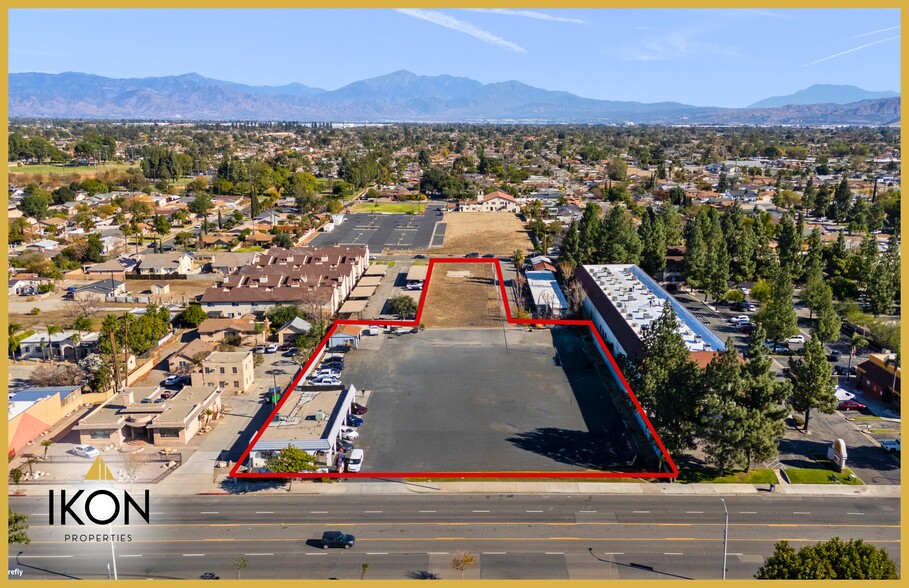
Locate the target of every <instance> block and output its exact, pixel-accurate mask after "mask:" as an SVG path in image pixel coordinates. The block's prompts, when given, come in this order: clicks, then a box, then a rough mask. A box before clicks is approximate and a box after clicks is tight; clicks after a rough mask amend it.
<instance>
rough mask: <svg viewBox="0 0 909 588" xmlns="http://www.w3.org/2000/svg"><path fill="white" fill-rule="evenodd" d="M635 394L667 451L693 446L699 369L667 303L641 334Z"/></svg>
mask: <svg viewBox="0 0 909 588" xmlns="http://www.w3.org/2000/svg"><path fill="white" fill-rule="evenodd" d="M637 382H638V386H637V389H636V390H635V393H636V394H637V396H638V398H639V400H640V402H641V405H642V406H643V407H644V409H645V410H647V412H648V414H649V415H651V420H652V422H653V425H654V427H656V429H657V431H658V432H659V434H660V437H661V438H662V440H663V442H664V444H665V445H666V448H667V449H668V450H669V451H680V450H683V449H686V448H690V447H692V446H693V445H694V439H695V435H696V433H697V429H698V418H699V416H698V408H699V406H700V399H701V396H702V394H703V392H702V390H701V386H700V368H698V366H697V364H696V363H694V361H692V360H691V352H690V351H689V350H688V347H686V346H685V341H684V340H683V339H682V335H681V334H680V333H679V322H678V318H677V317H676V314H675V312H674V311H673V310H672V305H671V304H670V303H669V302H668V301H667V302H666V304H665V305H664V306H663V313H662V315H660V317H659V318H658V319H656V320H655V321H653V323H652V324H651V326H650V328H648V329H647V330H646V331H645V332H644V355H643V359H642V360H641V361H640V363H639V364H638V366H637Z"/></svg>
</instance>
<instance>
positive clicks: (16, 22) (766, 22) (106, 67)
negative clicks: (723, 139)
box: [9, 9, 901, 107]
mask: <svg viewBox="0 0 909 588" xmlns="http://www.w3.org/2000/svg"><path fill="white" fill-rule="evenodd" d="M899 25H900V20H899V11H898V10H832V9H826V10H821V9H817V10H782V9H774V10H731V9H730V10H656V9H655V10H617V9H603V10H537V9H534V10H513V9H512V10H498V11H495V10H441V9H432V10H355V9H351V10H11V11H10V12H9V71H10V72H26V71H35V72H47V73H59V72H63V71H80V72H86V73H93V74H98V75H103V76H110V77H146V76H163V75H176V74H182V73H188V72H195V73H199V74H202V75H204V76H207V77H212V78H217V79H222V80H229V81H233V82H241V83H246V84H253V85H265V84H267V85H282V84H286V83H290V82H300V83H302V84H306V85H308V86H315V87H320V88H325V89H328V90H334V89H337V88H339V87H341V86H344V85H346V84H348V83H350V82H353V81H356V80H360V79H364V78H369V77H375V76H379V75H383V74H386V73H390V72H392V71H396V70H399V69H407V70H410V71H412V72H414V73H416V74H422V75H439V74H449V75H455V76H465V77H470V78H473V79H476V80H479V81H481V82H484V83H489V82H499V81H506V80H518V81H521V82H524V83H526V84H530V85H532V86H537V87H540V88H545V89H548V90H563V91H567V92H572V93H574V94H578V95H580V96H584V97H587V98H598V99H608V100H636V101H641V102H658V101H676V102H683V103H686V104H695V105H704V106H730V107H741V106H747V105H748V104H751V103H752V102H755V101H757V100H760V99H763V98H766V97H769V96H777V95H783V94H789V93H792V92H795V91H797V90H801V89H803V88H806V87H808V86H810V85H812V84H852V85H856V86H859V87H862V88H865V89H867V90H894V91H899V84H900V78H899V70H900V52H899V50H900V33H901V31H900V28H899Z"/></svg>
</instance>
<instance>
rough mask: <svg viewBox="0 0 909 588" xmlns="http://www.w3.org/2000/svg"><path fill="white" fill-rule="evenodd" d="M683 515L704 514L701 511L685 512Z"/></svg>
mask: <svg viewBox="0 0 909 588" xmlns="http://www.w3.org/2000/svg"><path fill="white" fill-rule="evenodd" d="M685 514H704V511H703V510H686V511H685Z"/></svg>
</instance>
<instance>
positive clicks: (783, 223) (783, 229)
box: [776, 212, 802, 278]
mask: <svg viewBox="0 0 909 588" xmlns="http://www.w3.org/2000/svg"><path fill="white" fill-rule="evenodd" d="M776 253H777V256H778V257H779V260H780V267H782V268H785V269H786V271H788V272H789V274H790V275H792V276H793V278H796V277H798V276H799V275H801V255H802V236H801V235H799V234H798V231H797V230H796V226H795V223H794V222H793V221H792V215H790V214H789V213H788V212H787V213H786V214H784V215H783V218H781V219H780V224H779V227H777V239H776Z"/></svg>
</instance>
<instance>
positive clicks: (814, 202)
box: [806, 186, 830, 217]
mask: <svg viewBox="0 0 909 588" xmlns="http://www.w3.org/2000/svg"><path fill="white" fill-rule="evenodd" d="M806 203H807V204H809V205H810V206H811V207H812V209H813V210H814V216H818V217H824V216H826V215H827V211H828V210H829V209H830V188H828V187H827V186H821V187H820V188H818V189H817V191H816V192H815V193H814V194H813V197H812V198H811V200H807V199H806Z"/></svg>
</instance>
